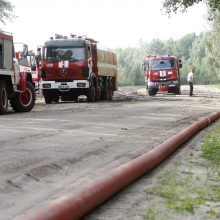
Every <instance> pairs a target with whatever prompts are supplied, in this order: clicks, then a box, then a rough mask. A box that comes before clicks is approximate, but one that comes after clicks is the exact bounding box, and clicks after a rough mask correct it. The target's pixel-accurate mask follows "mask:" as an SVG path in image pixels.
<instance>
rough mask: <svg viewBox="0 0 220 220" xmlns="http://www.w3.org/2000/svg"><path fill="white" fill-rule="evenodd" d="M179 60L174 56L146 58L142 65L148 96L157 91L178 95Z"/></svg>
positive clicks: (180, 65) (180, 66) (180, 64)
mask: <svg viewBox="0 0 220 220" xmlns="http://www.w3.org/2000/svg"><path fill="white" fill-rule="evenodd" d="M180 68H182V63H181V60H179V59H177V58H176V57H175V56H170V55H167V56H148V57H147V59H146V60H145V61H144V63H143V69H144V71H145V82H146V86H147V91H148V94H149V95H150V96H154V95H156V94H157V92H158V91H161V92H162V91H163V92H164V91H167V92H168V93H175V94H180V93H181V91H180Z"/></svg>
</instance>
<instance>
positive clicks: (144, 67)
mask: <svg viewBox="0 0 220 220" xmlns="http://www.w3.org/2000/svg"><path fill="white" fill-rule="evenodd" d="M146 65H147V63H146V62H145V61H144V62H142V69H143V70H144V71H146V69H147V68H146Z"/></svg>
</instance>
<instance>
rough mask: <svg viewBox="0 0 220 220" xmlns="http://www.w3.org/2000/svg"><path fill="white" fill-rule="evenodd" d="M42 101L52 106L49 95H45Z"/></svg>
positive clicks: (51, 99)
mask: <svg viewBox="0 0 220 220" xmlns="http://www.w3.org/2000/svg"><path fill="white" fill-rule="evenodd" d="M44 101H45V103H46V104H52V102H53V97H52V96H50V95H48V94H45V95H44Z"/></svg>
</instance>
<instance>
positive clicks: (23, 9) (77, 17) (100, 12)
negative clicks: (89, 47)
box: [2, 0, 207, 50]
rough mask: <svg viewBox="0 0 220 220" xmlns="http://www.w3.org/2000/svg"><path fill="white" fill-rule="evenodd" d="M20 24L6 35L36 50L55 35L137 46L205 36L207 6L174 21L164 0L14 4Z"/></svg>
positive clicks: (15, 1)
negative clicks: (164, 7) (166, 11)
mask: <svg viewBox="0 0 220 220" xmlns="http://www.w3.org/2000/svg"><path fill="white" fill-rule="evenodd" d="M10 2H12V4H13V5H14V6H15V8H14V13H15V15H16V16H17V18H15V19H13V21H12V22H9V21H7V23H6V25H2V29H3V30H5V31H8V32H11V33H12V34H13V35H14V40H15V41H19V42H25V43H27V44H28V45H29V49H34V50H36V48H37V46H40V45H42V44H43V42H44V41H45V40H48V39H49V38H50V37H51V36H54V35H55V34H63V35H69V34H70V33H74V34H77V35H86V36H87V37H91V38H94V39H95V40H98V41H99V42H100V44H101V45H103V46H105V47H109V48H115V47H127V46H136V45H137V42H138V41H139V39H143V40H144V41H150V40H152V39H153V38H159V39H161V40H165V39H168V38H171V37H172V38H174V39H178V38H180V37H182V36H184V35H186V34H188V33H192V32H196V33H200V32H201V31H206V30H207V24H206V19H205V17H206V6H205V5H204V4H203V3H200V4H198V5H196V6H193V7H192V8H190V9H189V10H188V12H187V13H184V14H181V13H179V14H177V15H175V14H173V15H172V16H171V18H168V16H167V15H163V13H162V12H161V8H162V0H108V1H107V0H22V1H21V0H10Z"/></svg>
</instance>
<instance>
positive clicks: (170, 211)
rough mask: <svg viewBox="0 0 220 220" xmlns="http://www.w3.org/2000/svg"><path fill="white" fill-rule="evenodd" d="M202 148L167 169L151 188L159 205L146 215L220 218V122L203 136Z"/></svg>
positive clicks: (154, 218) (154, 217)
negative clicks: (158, 210)
mask: <svg viewBox="0 0 220 220" xmlns="http://www.w3.org/2000/svg"><path fill="white" fill-rule="evenodd" d="M198 152H199V153H197V154H193V156H192V155H190V157H189V156H188V158H187V157H186V158H185V160H183V162H179V161H178V162H177V163H176V165H174V166H173V167H172V169H170V168H169V170H165V171H164V172H163V173H162V175H161V176H160V181H159V183H158V182H157V183H156V184H157V185H156V186H154V187H153V188H151V189H150V190H149V191H147V194H150V198H152V199H153V200H155V201H157V202H156V203H157V205H155V204H154V205H150V206H149V207H148V209H147V211H146V215H145V219H148V220H162V219H178V218H179V219H184V218H186V216H187V218H188V219H219V218H220V211H219V210H220V166H219V165H220V125H217V126H215V127H214V128H213V130H212V132H211V133H210V134H209V135H207V136H206V137H205V138H204V139H203V141H202V144H201V147H200V149H199V151H198ZM198 157H199V158H198ZM195 161H197V162H195ZM182 163H184V166H183V164H182ZM183 167H184V169H183ZM155 197H156V198H157V199H155ZM158 205H160V207H161V209H160V210H161V211H160V212H157V211H156V209H158ZM164 213H166V217H165V215H164ZM193 216H194V217H193Z"/></svg>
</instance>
